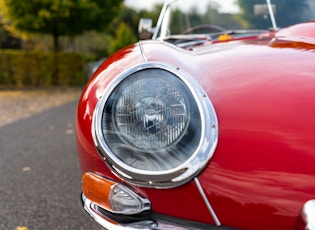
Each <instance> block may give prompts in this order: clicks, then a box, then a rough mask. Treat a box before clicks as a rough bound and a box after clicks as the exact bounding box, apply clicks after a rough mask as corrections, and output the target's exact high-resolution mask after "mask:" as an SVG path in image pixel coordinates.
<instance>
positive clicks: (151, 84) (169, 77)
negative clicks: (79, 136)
mask: <svg viewBox="0 0 315 230" xmlns="http://www.w3.org/2000/svg"><path fill="white" fill-rule="evenodd" d="M199 118H200V115H199V111H198V109H197V104H196V102H195V101H194V100H193V97H192V95H191V92H190V90H189V88H188V87H187V86H186V85H185V84H184V82H183V81H182V80H181V79H179V78H178V77H177V76H175V75H174V74H172V73H170V72H168V71H166V70H162V69H145V70H141V71H138V72H135V73H133V74H131V75H130V76H129V77H127V78H125V79H124V80H123V81H122V82H121V83H120V84H118V85H117V86H116V87H115V88H114V90H113V91H112V93H111V94H110V96H109V98H108V100H107V102H106V104H105V108H104V113H103V117H102V131H103V136H104V138H105V141H106V144H107V145H108V146H109V148H110V150H111V151H112V153H113V154H114V155H115V157H117V158H118V159H119V160H120V161H122V162H123V163H125V164H127V165H128V166H131V167H133V168H136V169H141V170H149V171H162V170H169V169H173V168H175V167H177V166H179V165H181V164H182V163H183V162H185V161H186V160H187V159H188V158H189V157H190V156H191V155H192V154H193V153H194V151H193V149H195V148H196V147H197V146H196V145H197V143H198V141H199V137H200V130H201V128H200V125H201V124H200V119H199Z"/></svg>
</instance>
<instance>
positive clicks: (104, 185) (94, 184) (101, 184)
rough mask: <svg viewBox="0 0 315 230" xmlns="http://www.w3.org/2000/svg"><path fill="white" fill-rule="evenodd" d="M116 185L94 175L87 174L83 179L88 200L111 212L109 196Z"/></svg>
mask: <svg viewBox="0 0 315 230" xmlns="http://www.w3.org/2000/svg"><path fill="white" fill-rule="evenodd" d="M115 184H116V183H115V182H113V181H111V180H107V179H105V178H103V177H101V176H98V175H96V174H94V173H90V172H86V173H84V174H83V177H82V190H83V193H84V195H85V197H86V198H88V199H89V200H91V201H92V202H93V203H96V204H97V205H98V206H100V207H102V208H104V209H106V210H111V205H110V203H109V196H110V193H111V189H112V186H113V185H115Z"/></svg>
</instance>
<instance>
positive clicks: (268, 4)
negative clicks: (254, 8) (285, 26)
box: [266, 0, 278, 30]
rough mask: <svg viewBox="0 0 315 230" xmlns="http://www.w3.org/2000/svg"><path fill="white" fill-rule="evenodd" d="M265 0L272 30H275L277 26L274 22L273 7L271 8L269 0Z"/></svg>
mask: <svg viewBox="0 0 315 230" xmlns="http://www.w3.org/2000/svg"><path fill="white" fill-rule="evenodd" d="M266 1H267V6H268V11H269V14H270V18H271V23H272V27H273V29H274V30H277V28H278V27H277V23H276V18H275V14H274V12H273V9H272V4H271V0H266Z"/></svg>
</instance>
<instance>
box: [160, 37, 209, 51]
mask: <svg viewBox="0 0 315 230" xmlns="http://www.w3.org/2000/svg"><path fill="white" fill-rule="evenodd" d="M163 40H164V41H167V42H170V43H172V44H175V45H177V46H178V47H181V48H185V47H187V46H196V45H200V44H203V43H205V42H207V41H211V40H212V38H211V36H209V35H207V34H189V35H171V36H167V37H165V38H163Z"/></svg>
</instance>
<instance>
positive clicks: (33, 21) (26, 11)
mask: <svg viewBox="0 0 315 230" xmlns="http://www.w3.org/2000/svg"><path fill="white" fill-rule="evenodd" d="M122 2H123V0H115V1H112V0H67V1H65V0H33V1H21V0H0V18H2V20H3V21H4V24H5V27H6V29H7V30H9V31H10V32H12V33H14V34H15V35H18V36H20V37H22V36H23V35H24V36H25V35H29V34H48V35H51V36H52V37H53V41H54V50H55V51H59V49H60V47H59V37H60V36H62V35H64V36H69V37H73V36H76V35H80V34H82V33H83V32H84V31H89V30H96V31H99V30H104V29H106V25H108V24H109V23H110V22H111V20H112V19H113V18H114V17H115V15H116V14H117V12H118V10H119V9H120V6H121V3H122ZM1 16H2V17H1Z"/></svg>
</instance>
